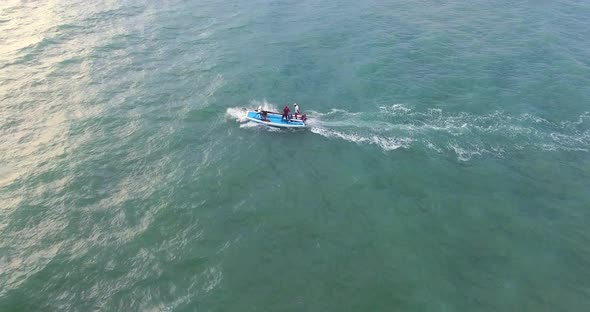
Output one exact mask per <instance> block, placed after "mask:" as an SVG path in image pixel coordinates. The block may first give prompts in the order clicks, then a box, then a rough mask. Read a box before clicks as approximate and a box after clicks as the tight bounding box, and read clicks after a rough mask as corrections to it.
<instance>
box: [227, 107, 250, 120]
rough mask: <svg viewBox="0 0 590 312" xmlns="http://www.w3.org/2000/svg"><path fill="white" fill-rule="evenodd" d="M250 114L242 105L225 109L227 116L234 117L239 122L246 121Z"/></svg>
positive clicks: (228, 117)
mask: <svg viewBox="0 0 590 312" xmlns="http://www.w3.org/2000/svg"><path fill="white" fill-rule="evenodd" d="M247 115H248V113H247V110H246V109H245V108H242V107H230V108H228V109H226V110H225V118H227V119H232V120H235V121H237V122H246V121H248V119H247V118H246V117H247Z"/></svg>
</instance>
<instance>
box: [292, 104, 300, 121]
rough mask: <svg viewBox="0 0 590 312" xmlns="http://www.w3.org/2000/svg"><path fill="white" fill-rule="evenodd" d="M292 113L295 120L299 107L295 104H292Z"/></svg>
mask: <svg viewBox="0 0 590 312" xmlns="http://www.w3.org/2000/svg"><path fill="white" fill-rule="evenodd" d="M293 112H294V113H295V119H297V116H298V115H299V106H298V105H297V103H295V104H293Z"/></svg>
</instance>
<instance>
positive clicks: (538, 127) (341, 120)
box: [308, 104, 590, 161]
mask: <svg viewBox="0 0 590 312" xmlns="http://www.w3.org/2000/svg"><path fill="white" fill-rule="evenodd" d="M309 116H310V119H309V122H308V124H309V125H310V126H311V131H312V132H313V133H316V134H319V135H322V136H324V137H326V138H330V139H332V138H337V139H342V140H346V141H349V142H352V143H357V144H373V145H376V146H379V147H380V148H382V149H383V150H385V151H391V150H395V149H398V148H409V147H410V146H412V147H416V148H425V149H428V150H432V151H434V152H436V153H440V154H454V155H455V156H456V157H457V159H458V160H460V161H468V160H470V159H472V158H474V157H480V156H493V157H499V158H502V157H504V156H505V155H506V154H507V153H513V152H517V151H521V150H525V149H534V150H545V151H579V152H589V151H590V124H589V122H588V120H589V119H590V112H585V113H583V114H581V115H579V116H578V117H577V118H575V119H574V120H565V121H557V122H556V121H549V120H546V119H544V118H541V117H538V116H534V115H530V114H522V115H510V114H508V113H505V112H502V111H494V112H492V113H489V114H484V115H476V114H470V113H465V112H461V113H449V112H445V111H443V110H442V109H428V110H426V111H417V110H414V109H412V108H409V107H407V106H405V105H402V104H396V105H392V106H384V107H380V108H379V110H378V111H374V112H348V111H346V110H341V109H332V110H331V111H329V112H324V113H320V112H310V113H309Z"/></svg>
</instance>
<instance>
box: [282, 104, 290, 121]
mask: <svg viewBox="0 0 590 312" xmlns="http://www.w3.org/2000/svg"><path fill="white" fill-rule="evenodd" d="M289 113H291V110H290V109H289V105H285V108H283V117H281V121H282V120H283V119H285V121H287V122H289Z"/></svg>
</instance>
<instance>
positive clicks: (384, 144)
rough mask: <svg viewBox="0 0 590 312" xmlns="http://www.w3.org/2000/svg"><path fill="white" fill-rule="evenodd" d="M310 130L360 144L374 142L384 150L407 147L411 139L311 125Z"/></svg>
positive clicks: (328, 136)
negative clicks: (341, 130) (348, 132)
mask: <svg viewBox="0 0 590 312" xmlns="http://www.w3.org/2000/svg"><path fill="white" fill-rule="evenodd" d="M311 132H313V133H316V134H319V135H321V136H324V137H326V138H339V139H343V140H345V141H349V142H353V143H357V144H361V143H367V144H374V145H377V146H379V147H381V148H382V149H383V150H385V151H392V150H396V149H398V148H400V147H404V148H407V147H409V145H410V143H412V139H410V138H398V137H384V136H378V135H372V136H362V135H358V134H347V133H342V132H339V131H334V130H328V129H325V128H319V127H312V128H311Z"/></svg>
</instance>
